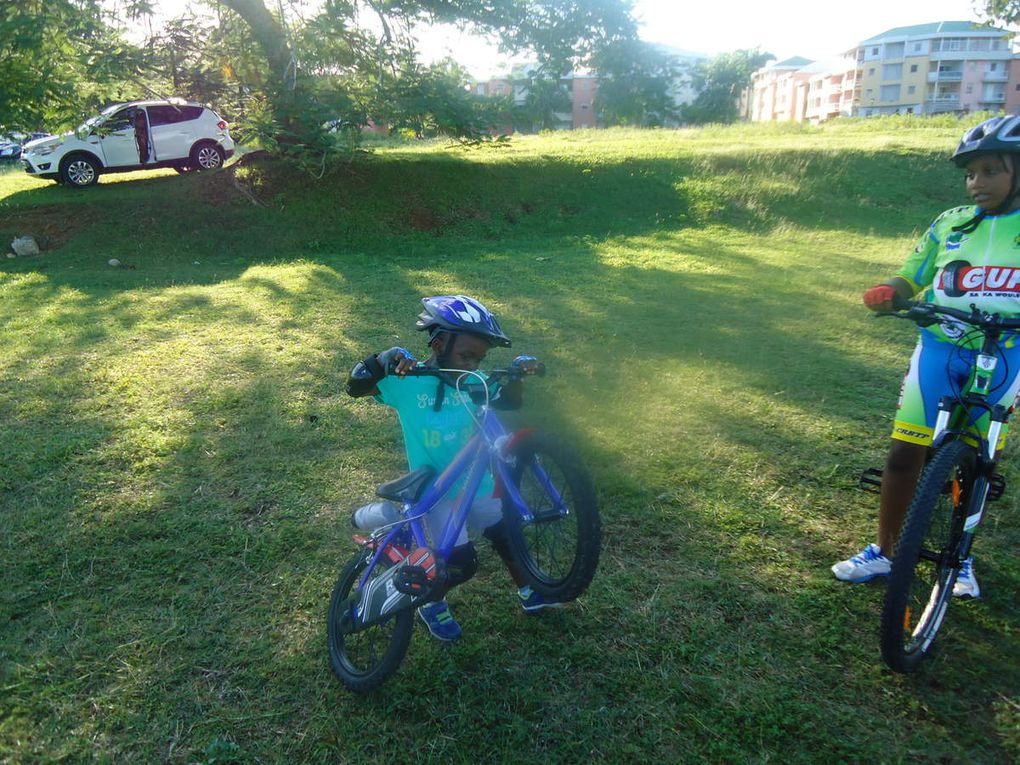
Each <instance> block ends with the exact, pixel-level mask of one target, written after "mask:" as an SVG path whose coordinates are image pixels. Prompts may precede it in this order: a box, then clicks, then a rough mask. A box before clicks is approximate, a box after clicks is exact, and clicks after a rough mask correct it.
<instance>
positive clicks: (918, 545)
mask: <svg viewBox="0 0 1020 765" xmlns="http://www.w3.org/2000/svg"><path fill="white" fill-rule="evenodd" d="M977 461H978V456H977V451H976V450H975V449H974V447H972V446H970V445H969V444H966V443H964V442H963V441H950V442H949V443H947V444H945V445H944V446H942V447H941V448H939V450H938V451H937V452H936V453H935V455H934V456H933V457H932V459H931V461H930V462H929V463H928V465H927V467H926V468H925V469H924V473H923V474H922V475H921V479H920V481H919V482H918V485H917V490H916V491H915V492H914V499H913V501H912V502H911V503H910V508H909V509H908V511H907V517H906V520H905V521H904V523H903V528H902V529H901V530H900V535H899V542H898V543H897V546H896V554H895V555H894V557H893V562H892V568H891V570H890V572H889V582H888V584H887V586H886V591H885V600H884V602H883V606H882V624H881V630H880V642H881V648H882V658H883V659H884V660H885V663H886V664H887V665H888V666H889V667H890V669H893V670H895V671H896V672H914V671H915V670H916V669H917V668H918V667H919V666H920V664H921V662H922V661H923V660H924V658H925V657H926V656H928V655H929V653H930V652H931V650H932V647H933V645H934V642H935V638H936V636H937V635H938V633H939V630H940V629H941V628H942V625H943V623H944V621H945V616H946V611H947V610H948V608H949V603H950V601H951V600H952V597H953V584H954V583H955V582H956V577H957V574H958V573H959V567H960V552H959V551H960V544H961V542H962V540H963V523H964V520H965V518H966V515H967V513H968V509H967V508H968V505H969V504H970V502H971V495H972V490H973V487H974V482H975V479H976V477H977Z"/></svg>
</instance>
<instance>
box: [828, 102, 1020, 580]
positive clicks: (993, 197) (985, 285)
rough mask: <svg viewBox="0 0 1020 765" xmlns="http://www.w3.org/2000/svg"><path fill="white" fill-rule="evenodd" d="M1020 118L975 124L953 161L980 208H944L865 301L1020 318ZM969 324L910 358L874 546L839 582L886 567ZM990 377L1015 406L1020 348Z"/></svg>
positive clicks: (839, 570)
mask: <svg viewBox="0 0 1020 765" xmlns="http://www.w3.org/2000/svg"><path fill="white" fill-rule="evenodd" d="M1018 156H1020V117H1018V116H1008V117H994V118H992V119H990V120H986V121H985V122H982V123H981V124H980V125H978V126H977V127H975V128H972V129H971V130H969V131H968V132H967V133H966V134H965V135H964V137H963V139H962V140H961V142H960V144H959V146H958V147H957V149H956V152H955V153H954V154H953V157H952V160H953V162H955V163H956V164H957V165H958V166H959V167H962V168H965V170H966V176H965V178H966V187H967V192H968V193H969V194H970V196H971V198H972V199H973V200H974V202H975V203H976V207H971V206H967V207H958V208H955V209H952V210H947V211H946V212H944V213H942V214H941V215H940V216H939V217H938V218H936V219H935V221H934V223H932V225H931V227H930V228H929V229H928V231H927V232H926V233H925V235H924V237H923V238H922V240H921V242H920V243H919V244H918V245H917V247H916V248H915V249H914V252H913V254H912V255H911V256H910V257H909V258H908V259H907V261H906V263H905V264H904V266H903V268H901V269H900V271H899V273H898V274H897V275H896V276H894V277H892V278H891V279H890V280H889V281H887V282H886V283H884V284H880V285H877V286H875V287H871V288H870V289H868V290H867V291H866V292H865V293H864V296H863V299H864V304H865V305H866V306H867V307H868V308H870V309H871V310H873V311H890V310H892V309H893V305H894V302H895V301H896V300H897V299H910V298H912V297H913V296H914V295H915V294H917V293H919V292H921V291H924V299H925V300H926V301H930V302H934V303H937V304H939V305H945V306H950V307H955V308H961V309H963V310H967V309H969V308H970V306H971V305H975V306H977V308H979V309H981V310H984V311H989V312H994V313H998V314H1000V315H1002V316H1007V317H1016V316H1020V197H1018V189H1020V177H1018V175H1020V173H1018V169H1020V168H1018ZM963 334H964V330H963V329H962V328H961V327H960V326H959V325H957V324H954V323H953V322H951V321H944V322H942V323H941V324H936V325H932V326H931V327H926V328H922V329H921V336H920V339H919V341H918V344H917V347H916V349H915V351H914V355H913V356H912V358H911V361H910V367H909V369H908V370H907V374H906V377H904V380H903V387H902V389H901V393H900V401H899V405H898V408H897V412H896V421H895V424H894V426H893V433H892V439H893V440H892V444H891V446H890V448H889V453H888V456H887V458H886V463H885V469H884V471H883V474H882V492H881V504H880V509H879V522H878V539H877V543H873V544H869V545H868V546H867V547H865V548H864V549H863V550H862V551H861V552H860V553H858V554H857V555H855V556H853V557H852V558H849V559H847V560H844V561H840V562H839V563H837V564H835V565H834V566H833V567H832V572H833V574H835V576H836V578H837V579H841V580H843V581H848V582H866V581H869V580H871V579H874V578H875V577H878V576H885V575H887V574H888V573H889V570H890V565H891V560H890V557H891V556H892V554H893V551H894V550H895V546H896V538H897V536H898V535H899V531H900V526H901V525H902V523H903V519H904V516H905V515H906V512H907V508H908V507H909V505H910V501H911V499H912V497H913V494H914V489H915V487H916V485H917V481H918V478H919V477H920V473H921V469H922V468H923V466H924V461H925V455H926V452H927V448H928V445H929V444H930V443H931V439H932V434H933V429H934V424H935V417H936V415H937V411H938V402H939V399H940V398H941V397H942V396H944V395H949V394H951V393H953V392H954V391H955V390H959V389H960V387H961V386H962V385H964V384H966V382H967V374H968V372H969V365H968V364H965V363H964V364H957V365H956V366H955V368H954V358H953V352H954V351H956V352H957V353H959V352H961V350H962V352H964V353H967V352H969V351H968V350H966V349H961V348H960V347H959V344H963V345H964V346H965V345H966V342H965V339H964V338H963V337H962V336H963ZM999 353H1000V355H1001V356H1002V357H1003V358H1004V359H1005V361H1006V363H1005V364H1002V363H1000V364H999V365H998V368H997V371H996V378H995V379H994V380H993V382H992V389H993V391H994V393H995V401H994V402H993V403H1002V404H1004V405H1006V406H1009V405H1011V404H1012V403H1013V401H1014V400H1015V398H1016V395H1017V392H1018V388H1020V374H1018V373H1020V345H1018V344H1017V342H1016V338H1015V337H1008V338H1004V339H1003V341H1001V342H1000V347H999ZM980 592H981V590H980V587H979V586H978V583H977V579H976V578H975V576H974V568H973V559H972V558H968V559H967V560H966V561H965V562H964V563H963V565H962V566H961V568H960V572H959V576H958V578H957V580H956V584H955V586H954V588H953V594H954V595H956V596H958V597H975V598H976V597H979V596H980Z"/></svg>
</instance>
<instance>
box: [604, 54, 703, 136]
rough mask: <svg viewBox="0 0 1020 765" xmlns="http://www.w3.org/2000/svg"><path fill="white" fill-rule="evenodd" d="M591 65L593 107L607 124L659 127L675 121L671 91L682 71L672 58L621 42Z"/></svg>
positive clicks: (676, 115) (676, 110)
mask: <svg viewBox="0 0 1020 765" xmlns="http://www.w3.org/2000/svg"><path fill="white" fill-rule="evenodd" d="M595 65H596V68H597V69H598V72H599V91H598V96H597V98H596V106H597V108H598V111H599V115H600V116H601V117H602V119H603V120H604V121H605V122H606V123H607V124H611V125H634V126H638V127H662V126H663V125H667V124H669V123H671V122H674V121H675V120H676V119H677V118H678V117H679V113H678V109H677V106H676V103H675V100H674V98H673V89H674V84H675V83H676V82H677V80H678V78H680V77H681V75H682V74H683V72H684V67H683V66H682V65H681V63H680V62H679V60H678V59H677V58H676V57H675V56H672V55H670V54H669V53H667V52H665V51H664V50H662V49H661V48H659V47H657V46H654V45H650V44H648V43H643V42H640V41H638V40H624V41H620V42H618V43H616V44H615V45H612V46H610V47H608V48H606V49H605V50H604V51H601V52H600V53H599V55H598V56H597V57H596V59H595Z"/></svg>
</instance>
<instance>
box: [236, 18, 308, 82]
mask: <svg viewBox="0 0 1020 765" xmlns="http://www.w3.org/2000/svg"><path fill="white" fill-rule="evenodd" d="M220 2H222V3H223V4H224V5H225V6H227V7H228V8H230V9H231V10H232V11H234V13H236V14H237V15H238V16H240V17H241V18H242V19H244V20H245V21H246V22H247V24H248V26H249V27H251V31H252V34H253V35H254V36H255V39H256V40H257V41H258V43H259V45H260V46H261V47H262V51H263V53H265V54H266V59H267V60H268V61H269V68H270V70H271V71H272V72H273V75H274V76H275V77H276V78H277V79H278V80H279V81H280V82H281V83H284V82H285V81H286V79H287V77H288V75H289V76H291V77H293V76H295V75H296V72H292V71H288V70H289V69H290V67H291V66H292V65H293V51H292V50H291V49H290V43H288V42H287V33H286V31H284V28H283V26H282V25H281V24H280V22H279V21H278V20H277V19H276V18H274V17H273V14H271V13H270V12H269V11H268V9H267V8H266V6H265V3H263V2H262V0H220Z"/></svg>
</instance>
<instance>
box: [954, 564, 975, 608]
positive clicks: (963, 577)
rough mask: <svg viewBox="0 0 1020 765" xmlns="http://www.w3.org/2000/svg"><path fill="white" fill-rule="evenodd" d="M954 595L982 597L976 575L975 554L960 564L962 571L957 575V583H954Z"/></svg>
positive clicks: (958, 596) (959, 596)
mask: <svg viewBox="0 0 1020 765" xmlns="http://www.w3.org/2000/svg"><path fill="white" fill-rule="evenodd" d="M953 597H957V598H980V597H981V588H980V587H978V583H977V578H976V577H975V576H974V556H973V555H971V556H970V557H969V558H967V560H965V561H963V562H962V563H961V564H960V573H959V574H958V575H957V576H956V584H954V585H953Z"/></svg>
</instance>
